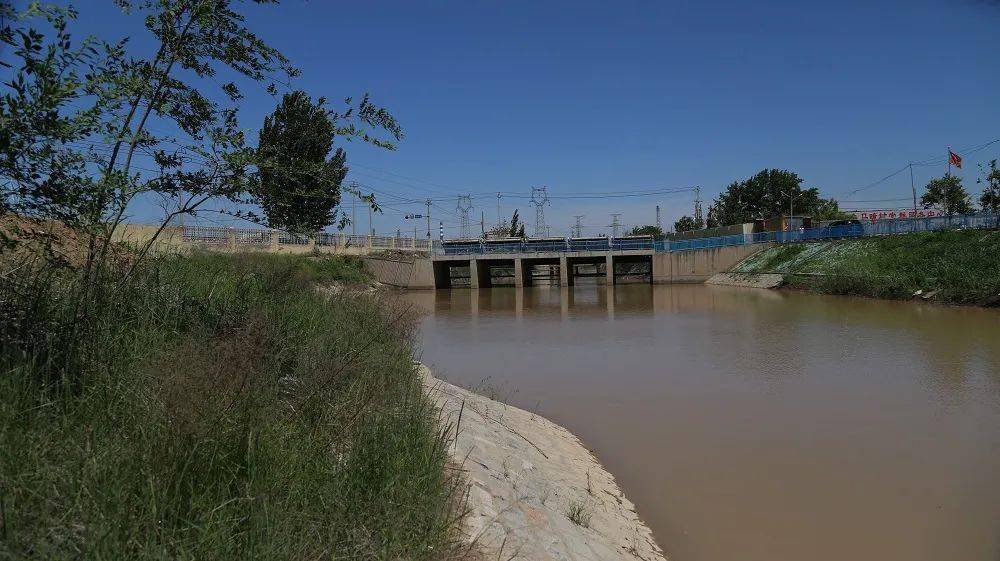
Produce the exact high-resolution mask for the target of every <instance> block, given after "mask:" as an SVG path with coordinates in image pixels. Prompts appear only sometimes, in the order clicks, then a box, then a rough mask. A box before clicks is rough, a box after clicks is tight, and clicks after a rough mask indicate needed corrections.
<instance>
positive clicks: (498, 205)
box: [497, 193, 503, 226]
mask: <svg viewBox="0 0 1000 561" xmlns="http://www.w3.org/2000/svg"><path fill="white" fill-rule="evenodd" d="M501 224H503V216H501V215H500V193H497V226H499V225H501Z"/></svg>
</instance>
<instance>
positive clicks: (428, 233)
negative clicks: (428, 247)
mask: <svg viewBox="0 0 1000 561" xmlns="http://www.w3.org/2000/svg"><path fill="white" fill-rule="evenodd" d="M424 203H425V204H426V205H427V241H430V239H431V200H430V199H427V200H426V201H424Z"/></svg>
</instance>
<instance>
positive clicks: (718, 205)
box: [708, 169, 839, 226]
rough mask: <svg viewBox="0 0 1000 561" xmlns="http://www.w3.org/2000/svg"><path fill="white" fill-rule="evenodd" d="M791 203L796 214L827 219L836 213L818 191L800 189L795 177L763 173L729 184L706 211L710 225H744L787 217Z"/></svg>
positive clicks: (769, 171)
mask: <svg viewBox="0 0 1000 561" xmlns="http://www.w3.org/2000/svg"><path fill="white" fill-rule="evenodd" d="M790 200H791V203H792V204H791V208H792V209H794V212H795V213H796V214H810V215H813V216H817V215H820V214H823V215H824V219H826V217H828V216H830V217H832V216H837V213H839V208H838V205H837V201H835V200H833V199H822V198H821V197H820V196H819V189H817V188H815V187H812V188H809V189H803V188H802V178H800V177H799V176H798V174H796V173H794V172H791V171H787V170H781V169H765V170H761V171H760V172H758V173H757V174H756V175H754V176H753V177H751V178H749V179H745V180H743V181H734V182H732V183H730V184H729V187H727V188H726V190H725V191H724V192H722V193H721V194H720V195H719V196H718V198H716V199H715V201H714V202H713V203H712V206H711V207H710V208H709V211H708V216H709V224H710V225H711V226H725V225H729V224H743V223H745V222H752V221H753V220H755V219H758V218H772V217H774V216H780V215H782V214H788V211H789V208H790V205H789V201H790ZM817 217H818V216H817Z"/></svg>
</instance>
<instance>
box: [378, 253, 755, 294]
mask: <svg viewBox="0 0 1000 561" xmlns="http://www.w3.org/2000/svg"><path fill="white" fill-rule="evenodd" d="M770 245H771V244H769V243H761V244H750V245H748V244H744V245H735V246H728V247H711V248H704V249H697V250H691V251H678V252H662V251H656V250H654V249H619V250H605V251H594V250H590V251H532V252H518V253H482V254H452V255H448V254H438V255H433V256H431V257H430V258H429V259H428V258H424V259H414V260H413V261H412V263H411V265H410V268H411V270H410V271H409V274H408V275H407V274H406V273H407V271H405V270H403V271H398V273H399V274H402V275H404V276H408V277H409V278H408V280H406V281H405V282H404V283H402V284H400V282H401V281H403V278H400V277H396V278H395V281H396V282H389V284H397V285H400V286H406V287H408V288H451V287H452V286H455V285H456V284H457V283H456V281H458V280H461V281H464V280H465V279H468V286H469V287H471V288H489V287H491V286H493V285H494V284H495V283H496V281H497V280H498V279H501V278H503V279H504V280H506V278H507V275H505V274H503V273H506V272H507V271H512V272H513V275H512V276H513V285H514V286H516V287H524V286H531V285H532V283H533V282H534V281H535V280H536V279H538V278H540V276H539V275H536V274H535V273H536V272H537V271H538V269H545V270H546V272H548V273H550V274H551V280H555V279H556V278H558V284H559V285H560V286H573V284H574V283H575V282H576V280H577V279H579V278H581V277H598V278H601V279H603V282H604V283H605V284H608V285H613V284H615V283H616V282H618V281H619V279H621V278H622V277H630V278H641V279H643V280H644V281H645V282H650V283H684V282H687V283H691V282H704V281H705V280H707V279H708V278H709V277H711V276H712V275H714V274H716V273H720V272H723V271H727V270H729V269H730V268H731V267H732V266H733V265H735V264H737V263H739V262H740V261H742V260H743V259H745V258H746V257H748V256H750V255H753V254H754V253H757V252H758V251H762V250H764V249H765V248H767V247H770ZM421 261H423V262H421ZM366 262H367V263H369V269H380V268H384V267H385V266H386V264H385V263H379V262H378V259H377V258H375V257H369V258H366ZM428 265H429V266H428ZM376 276H377V277H378V276H380V275H376ZM542 276H548V275H542ZM380 280H382V279H380ZM383 282H385V281H383ZM463 284H464V282H463ZM552 284H555V283H552Z"/></svg>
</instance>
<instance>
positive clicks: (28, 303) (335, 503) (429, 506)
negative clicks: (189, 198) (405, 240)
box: [0, 254, 461, 560]
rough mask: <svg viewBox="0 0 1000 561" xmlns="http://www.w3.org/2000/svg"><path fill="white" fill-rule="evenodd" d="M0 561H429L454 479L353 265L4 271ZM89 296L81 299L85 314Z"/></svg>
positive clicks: (397, 342)
mask: <svg viewBox="0 0 1000 561" xmlns="http://www.w3.org/2000/svg"><path fill="white" fill-rule="evenodd" d="M2 267H3V270H2V272H3V275H2V277H0V278H2V281H0V330H2V331H0V368H2V377H0V559H25V558H33V559H54V560H63V559H65V560H69V559H190V560H207V559H240V560H242V559H352V560H353V559H361V560H368V559H370V560H376V559H385V560H390V559H391V560H396V559H446V558H452V557H455V556H459V555H460V554H461V551H460V549H459V548H458V546H457V545H456V543H455V540H454V538H455V532H454V527H455V524H456V519H457V518H458V517H459V514H460V507H461V505H460V504H459V503H460V502H461V501H460V498H461V497H460V496H459V495H460V494H461V493H460V492H459V489H460V488H461V482H460V481H459V480H458V479H457V478H455V477H453V476H451V475H449V473H452V472H451V471H449V470H447V469H446V461H447V455H446V451H445V435H443V434H442V432H441V430H440V428H439V426H438V423H437V418H436V413H435V411H434V409H433V407H432V406H431V404H430V403H429V402H428V401H427V399H426V397H425V396H424V394H423V391H422V387H421V381H420V379H419V378H418V374H417V372H416V370H415V368H414V365H413V361H412V359H413V356H412V345H411V341H410V336H411V329H412V318H410V317H409V315H408V313H407V312H406V311H405V310H396V309H393V308H392V307H390V306H386V305H384V304H381V303H379V302H377V301H376V297H374V296H366V295H364V294H363V293H362V292H358V291H346V292H341V293H340V294H339V295H338V296H336V297H329V296H325V295H323V294H322V293H321V292H320V291H317V290H315V286H316V284H317V283H328V282H333V281H340V282H347V283H350V282H358V281H363V280H364V275H363V273H362V269H361V268H360V265H359V263H358V262H357V261H351V260H345V259H339V258H326V259H319V258H306V257H288V256H284V257H282V256H271V255H264V254H257V255H250V254H247V255H236V256H222V255H193V256H190V257H171V258H162V259H157V260H154V261H151V262H149V263H148V264H147V265H144V266H143V267H142V268H141V269H140V270H139V272H138V274H137V276H136V277H135V278H134V280H133V281H132V282H131V283H128V284H126V285H122V284H121V283H120V282H118V280H119V279H118V278H116V276H115V272H112V273H111V274H109V275H108V277H107V279H106V280H104V281H102V282H99V283H96V284H91V285H89V288H90V290H89V292H88V296H86V297H83V296H81V294H83V292H82V287H83V286H84V285H83V284H82V283H81V282H80V276H79V275H78V274H76V273H75V272H73V271H67V270H53V269H51V268H48V267H44V266H39V265H37V264H30V263H27V264H26V263H11V262H5V263H3V264H2ZM86 302H91V303H92V304H91V305H89V306H83V305H82V303H86Z"/></svg>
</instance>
